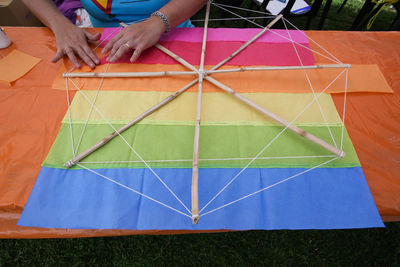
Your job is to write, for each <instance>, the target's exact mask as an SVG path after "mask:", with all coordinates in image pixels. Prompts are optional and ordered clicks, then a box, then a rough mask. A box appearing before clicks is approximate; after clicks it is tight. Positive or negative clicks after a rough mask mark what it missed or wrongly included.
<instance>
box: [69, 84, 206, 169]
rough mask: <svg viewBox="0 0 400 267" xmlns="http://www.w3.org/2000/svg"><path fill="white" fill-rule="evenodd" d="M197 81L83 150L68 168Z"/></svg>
mask: <svg viewBox="0 0 400 267" xmlns="http://www.w3.org/2000/svg"><path fill="white" fill-rule="evenodd" d="M197 82H198V79H195V80H193V81H192V82H191V83H189V84H188V85H186V86H185V87H183V88H182V89H180V90H179V91H177V92H175V93H173V94H172V95H169V96H168V97H166V98H165V99H164V100H162V101H161V102H160V103H158V104H156V105H154V106H153V107H151V108H149V109H148V110H146V111H145V112H143V113H142V114H141V115H139V116H138V117H136V118H135V119H134V120H132V121H131V122H129V123H127V124H126V125H124V126H122V127H121V128H120V129H118V130H117V131H115V132H113V133H111V134H110V135H108V136H107V137H105V138H103V139H102V140H101V141H100V142H98V143H97V144H95V145H94V146H92V147H91V148H89V149H88V150H86V151H84V152H82V153H81V154H79V155H78V156H76V157H74V158H73V159H71V160H70V161H68V162H67V163H65V165H64V166H65V167H66V168H70V167H72V166H74V165H75V164H76V163H78V162H80V161H81V160H82V159H84V158H86V157H87V156H89V155H90V154H92V153H93V152H94V151H96V150H97V149H99V148H101V147H102V146H104V145H105V144H107V143H108V142H110V141H111V140H112V139H113V138H114V137H116V136H117V135H118V133H120V134H121V133H123V132H124V131H126V130H127V129H129V128H130V127H132V126H133V125H135V124H136V123H138V122H139V121H141V120H143V119H144V118H146V117H147V116H149V115H150V114H152V113H153V112H154V111H156V110H158V109H160V108H161V107H163V106H165V105H166V104H167V103H169V102H171V101H172V100H174V99H175V98H177V97H178V96H179V95H181V94H182V93H183V92H185V91H186V90H187V89H189V88H190V87H192V86H193V85H195V84H196V83H197Z"/></svg>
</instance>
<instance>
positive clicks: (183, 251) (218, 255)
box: [0, 223, 400, 266]
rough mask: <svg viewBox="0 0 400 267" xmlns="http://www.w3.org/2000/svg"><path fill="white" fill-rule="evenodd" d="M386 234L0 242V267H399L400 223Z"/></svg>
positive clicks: (255, 233)
mask: <svg viewBox="0 0 400 267" xmlns="http://www.w3.org/2000/svg"><path fill="white" fill-rule="evenodd" d="M386 225H387V228H385V229H356V230H329V231H315V230H308V231H287V230H285V231H247V232H230V233H218V234H188V235H170V236H125V237H99V238H84V239H47V240H46V239H45V240H0V266H18V265H29V266H39V265H40V266H54V265H59V266H66V265H68V266H76V265H96V266H97V265H99V266H109V265H117V266H127V265H132V266H160V265H163V266H171V265H173V266H177V265H185V266H225V265H228V266H258V265H268V266H270V265H286V266H287V265H292V266H304V265H312V266H321V265H322V266H330V265H334V266H344V265H346V266H399V264H400V239H399V237H400V223H387V224H386Z"/></svg>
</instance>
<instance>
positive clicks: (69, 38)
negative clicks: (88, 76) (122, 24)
mask: <svg viewBox="0 0 400 267" xmlns="http://www.w3.org/2000/svg"><path fill="white" fill-rule="evenodd" d="M53 32H54V35H55V37H56V41H57V53H56V55H55V57H54V58H53V59H52V60H51V61H52V62H57V61H58V60H59V59H60V58H62V57H63V56H64V55H66V56H68V58H69V59H70V60H71V62H72V63H73V64H74V66H75V67H77V68H80V66H81V64H80V62H79V60H78V58H81V59H82V60H83V61H84V62H85V63H86V64H87V65H88V66H89V67H90V68H92V69H93V68H94V67H95V66H96V65H97V64H99V62H100V61H99V59H98V58H97V56H96V55H95V54H94V53H93V51H92V50H91V48H90V47H89V43H96V42H97V41H98V40H99V39H100V36H101V34H100V33H97V34H91V33H90V32H87V31H85V30H84V29H81V28H79V27H76V26H75V25H73V24H71V23H62V24H60V25H57V26H55V27H54V28H53Z"/></svg>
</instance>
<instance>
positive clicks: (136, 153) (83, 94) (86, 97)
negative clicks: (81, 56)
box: [70, 80, 190, 213]
mask: <svg viewBox="0 0 400 267" xmlns="http://www.w3.org/2000/svg"><path fill="white" fill-rule="evenodd" d="M70 81H71V83H72V84H73V85H74V86H75V87H76V88H77V90H78V92H79V93H81V94H82V96H83V97H84V98H85V99H86V101H87V102H88V103H89V104H90V105H92V106H93V108H94V109H95V110H96V112H97V113H98V114H99V115H100V116H101V117H102V119H103V120H104V121H106V122H107V124H108V125H109V126H110V127H111V128H112V129H113V130H114V132H116V133H117V134H118V135H119V137H121V139H122V140H123V141H124V142H125V143H126V144H127V146H128V147H129V148H130V149H131V150H132V151H133V153H135V155H136V156H137V157H138V158H139V159H140V160H141V161H142V162H143V163H144V165H145V166H146V167H147V168H148V169H149V170H150V171H151V172H152V173H153V174H154V176H156V177H157V179H158V180H159V181H160V182H161V183H162V184H163V185H164V186H165V188H166V189H167V190H168V191H169V192H170V193H171V194H172V195H173V196H174V197H175V199H176V200H178V201H179V203H181V205H182V206H183V207H184V208H185V209H186V210H187V211H188V212H189V213H190V211H189V209H188V208H187V207H186V205H185V204H184V203H183V202H182V201H181V200H180V199H179V197H178V196H177V195H176V194H175V193H174V192H173V191H172V190H171V188H169V186H168V185H167V184H166V183H165V182H164V181H163V180H162V179H161V177H160V176H158V174H157V173H156V172H155V171H154V170H153V169H152V168H151V167H150V166H149V164H147V162H146V161H145V160H144V159H143V158H142V157H141V156H140V155H139V153H138V152H137V151H136V150H135V149H134V148H133V147H132V146H131V145H130V144H129V143H128V141H127V140H126V139H125V138H124V137H123V136H122V135H121V133H119V132H118V130H117V129H116V128H115V127H114V126H113V125H112V124H111V123H110V121H108V120H107V119H106V117H105V116H104V115H103V113H102V112H101V111H100V110H99V109H98V108H97V107H96V105H94V103H92V102H91V101H90V99H89V97H88V96H87V95H86V94H85V93H84V92H83V91H82V90H80V89H79V88H78V87H77V85H76V84H75V83H74V82H73V81H72V80H70Z"/></svg>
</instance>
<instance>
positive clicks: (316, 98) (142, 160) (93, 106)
mask: <svg viewBox="0 0 400 267" xmlns="http://www.w3.org/2000/svg"><path fill="white" fill-rule="evenodd" d="M213 4H214V5H216V6H217V7H219V8H221V9H224V8H222V7H220V6H219V5H218V4H215V3H213ZM224 10H226V9H224ZM226 11H227V12H230V13H232V14H234V15H235V16H238V17H240V18H241V19H244V20H247V21H249V22H251V23H253V24H255V25H257V26H259V27H263V26H261V25H259V24H257V23H255V22H253V21H250V20H248V19H246V18H244V17H242V16H240V15H238V14H235V13H233V12H231V11H229V10H226ZM285 27H286V25H285ZM286 30H288V29H287V27H286ZM114 32H115V30H114ZM114 32H113V33H114ZM271 32H273V31H271ZM113 33H111V34H113ZM273 33H274V34H277V35H279V36H281V37H282V38H284V39H286V40H289V39H288V38H286V37H284V36H282V35H280V34H278V33H276V32H273ZM111 34H110V35H111ZM289 36H290V35H289ZM107 38H108V37H107ZM107 38H106V39H107ZM106 39H104V40H106ZM310 39H311V38H310ZM104 40H103V41H102V42H104ZM311 40H312V39H311ZM290 41H291V42H292V44H293V43H296V44H298V45H299V46H301V47H304V48H306V49H308V50H310V51H312V52H314V53H317V54H319V55H321V56H323V57H325V58H328V57H326V56H324V55H322V54H320V53H319V52H317V51H314V50H312V49H310V48H308V47H305V46H303V45H301V44H299V43H297V42H295V41H293V40H292V38H291V36H290ZM313 42H314V41H313ZM100 44H101V43H100ZM100 44H99V45H100ZM99 45H98V46H99ZM98 46H97V47H98ZM97 47H96V48H97ZM96 48H95V49H96ZM326 52H327V51H326ZM296 53H297V50H296ZM328 53H329V52H328ZM328 59H329V60H332V59H330V58H328ZM332 61H334V60H332ZM346 71H347V70H346ZM343 72H344V71H342V72H341V73H340V74H339V75H338V76H337V77H336V78H335V79H334V80H333V81H332V82H331V83H330V84H329V85H328V86H327V87H326V88H325V89H324V90H323V91H322V92H321V93H320V94H319V95H318V97H315V93H314V100H313V101H311V103H310V104H309V105H307V106H306V108H305V109H304V110H303V111H302V112H301V113H300V114H299V115H298V116H297V117H296V118H295V119H294V120H293V121H292V122H290V123H289V125H291V124H292V123H293V122H294V121H295V120H297V118H298V117H299V116H301V115H302V113H303V112H304V111H305V110H306V109H308V108H309V106H311V104H312V103H313V102H314V101H317V102H318V98H319V96H320V95H322V93H324V92H325V91H326V90H327V89H328V88H329V87H330V86H331V84H333V82H335V81H336V80H337V79H338V78H339V77H340V76H341V75H342V74H343ZM70 81H71V82H72V83H73V85H74V86H75V87H76V88H77V89H78V91H79V92H80V93H81V94H82V95H83V96H84V97H85V98H86V100H87V101H88V102H89V103H90V104H91V105H92V109H93V108H94V109H95V110H96V111H97V112H98V113H99V114H100V115H101V116H102V117H103V119H104V120H105V121H106V122H107V123H108V124H109V125H110V127H111V128H113V129H114V131H115V132H116V133H117V134H118V135H119V136H120V137H121V138H122V140H123V141H124V142H125V143H126V144H127V145H128V147H129V148H130V149H131V150H132V151H133V152H134V153H135V154H136V155H137V156H138V158H139V159H140V160H141V162H143V163H144V164H145V165H146V167H147V168H149V170H150V171H151V172H152V173H153V174H154V175H155V176H156V177H157V178H158V179H159V180H160V182H161V183H162V184H163V185H164V186H165V187H166V188H167V189H168V190H169V191H170V193H171V194H172V195H173V196H174V197H175V198H176V199H177V200H178V201H179V202H180V203H181V205H182V206H183V207H184V208H185V209H186V210H187V211H188V212H189V214H190V211H189V209H188V208H187V207H186V206H185V205H184V204H183V203H182V201H181V200H180V199H179V198H178V197H177V196H176V195H175V194H174V193H173V192H172V190H170V189H169V187H168V186H167V185H166V184H165V183H164V182H163V181H162V179H161V178H160V177H159V176H158V175H157V174H156V173H155V172H154V171H153V170H152V168H151V167H150V166H149V165H148V164H147V162H146V161H144V159H143V158H142V157H141V156H140V155H139V154H138V153H137V152H136V151H135V150H134V149H133V147H132V146H131V145H130V144H129V143H128V142H127V141H126V140H125V138H124V137H123V136H122V135H121V134H120V133H119V132H118V131H117V130H116V129H115V128H114V127H113V125H112V124H111V123H110V122H109V121H108V120H107V119H106V118H105V117H104V115H103V114H102V113H101V111H100V110H98V108H97V107H96V106H95V105H94V103H92V102H91V101H90V99H88V97H87V96H86V95H85V94H84V93H83V92H82V91H81V90H80V89H79V88H78V87H77V85H76V84H75V83H74V82H73V81H72V80H70ZM309 82H310V81H309ZM66 84H67V87H68V81H66ZM346 90H347V72H346ZM313 92H314V90H313ZM67 94H68V90H67ZM68 107H69V109H70V104H69V101H68ZM321 112H322V111H321ZM344 112H345V111H344ZM69 113H70V112H69ZM344 114H345V113H344ZM343 119H344V116H343ZM70 124H71V117H70ZM288 127H289V126H286V127H285V129H283V130H282V131H281V132H280V133H279V134H278V135H277V136H276V137H275V138H274V139H273V140H271V142H270V143H269V144H267V146H266V147H264V149H263V150H262V151H261V152H260V153H259V154H258V155H257V156H256V157H255V158H253V159H252V160H251V161H250V163H249V164H248V165H247V166H246V167H245V168H243V169H242V170H241V171H240V172H239V174H238V175H237V176H236V177H234V179H236V178H237V177H238V176H239V175H240V174H241V173H242V172H243V171H245V170H246V169H247V168H248V167H249V166H250V165H251V164H252V162H254V161H255V160H257V159H259V156H260V155H261V154H262V153H263V152H264V151H265V150H266V149H267V148H268V147H269V146H270V145H271V144H272V143H273V142H274V141H275V140H276V139H277V138H278V137H279V136H280V135H281V134H282V133H283V132H284V131H285V130H286V129H287V128H288ZM343 131H344V121H343V128H342V146H343ZM71 135H72V129H71ZM73 153H74V151H73ZM302 157H307V156H302ZM315 157H329V156H315ZM270 158H273V157H270ZM275 158H283V157H275ZM287 158H290V157H287ZM260 159H261V158H260ZM335 159H337V157H336V158H334V159H331V160H329V161H327V162H325V163H323V164H320V165H318V166H316V167H313V168H310V169H308V170H305V171H304V172H302V173H299V174H296V175H294V176H292V177H289V178H287V179H285V180H283V181H281V182H279V183H276V184H274V185H272V186H275V185H278V184H280V183H282V182H284V181H288V180H290V179H293V178H295V177H297V176H299V175H301V174H304V173H306V172H309V171H311V170H313V169H315V168H318V167H320V166H323V165H325V164H328V163H329V162H331V161H333V160H335ZM200 160H202V159H200ZM203 160H227V159H203ZM149 162H150V161H149ZM78 165H79V166H81V167H83V168H85V169H87V170H89V171H91V172H93V173H96V172H95V171H92V170H90V169H88V168H86V167H84V166H82V165H81V164H78ZM96 174H97V173H96ZM98 175H100V174H98ZM100 176H101V175H100ZM102 177H103V178H105V179H108V180H110V181H113V182H115V181H114V180H112V179H110V178H108V177H104V176H102ZM234 179H232V180H231V182H233V180H234ZM231 182H230V183H231ZM115 183H116V184H118V182H115ZM230 183H228V185H227V186H229V184H230ZM120 185H121V184H120ZM121 186H123V187H125V188H127V189H129V188H128V187H126V186H124V185H121ZM227 186H226V187H227ZM272 186H269V187H267V188H263V189H261V190H258V191H256V192H254V193H252V194H250V195H247V196H245V197H242V198H240V199H237V200H235V201H233V202H230V203H228V204H225V205H223V206H221V207H219V208H217V209H214V210H212V211H209V212H207V213H205V214H203V215H207V214H210V213H212V212H214V211H216V210H219V209H221V208H223V207H226V206H229V205H231V204H234V203H236V202H238V201H240V200H243V199H245V198H247V197H250V196H252V195H254V194H257V193H259V192H262V191H264V190H266V189H268V188H271V187H272ZM226 187H225V188H226ZM129 190H131V191H134V192H137V191H135V190H133V189H129ZM223 190H225V189H223ZM223 190H222V191H223ZM222 191H220V192H221V193H222ZM137 193H138V194H140V195H142V193H140V192H137ZM219 194H220V193H219ZM219 194H217V195H216V196H215V198H216V197H218V195H219ZM143 196H144V197H147V196H145V195H143ZM215 198H213V199H215ZM149 199H151V198H149ZM213 199H212V200H211V201H210V202H209V203H208V204H207V205H206V206H205V207H203V209H202V210H204V209H205V208H206V207H207V206H208V205H209V204H210V203H211V202H212V201H213ZM151 200H153V201H155V202H157V203H159V204H161V205H163V204H162V203H160V202H158V201H156V200H154V199H151ZM164 205H165V204H164ZM166 207H168V208H170V209H172V210H175V211H177V212H179V213H181V214H183V215H185V216H187V217H189V218H191V217H190V216H188V215H187V214H184V213H182V212H180V211H178V210H176V209H174V208H172V207H169V206H167V205H166ZM202 210H201V211H202Z"/></svg>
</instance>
